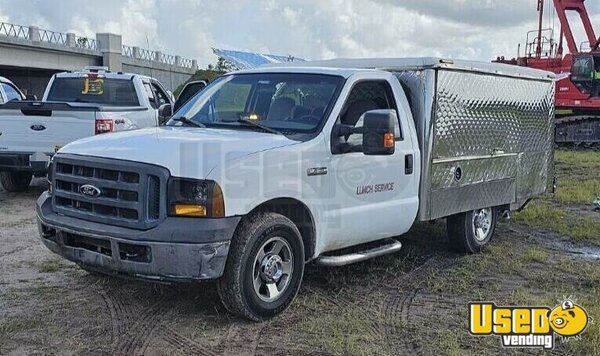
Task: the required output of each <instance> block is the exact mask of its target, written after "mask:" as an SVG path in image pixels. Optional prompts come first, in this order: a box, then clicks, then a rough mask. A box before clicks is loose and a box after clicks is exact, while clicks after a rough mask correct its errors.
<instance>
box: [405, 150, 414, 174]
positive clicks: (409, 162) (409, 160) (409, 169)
mask: <svg viewBox="0 0 600 356" xmlns="http://www.w3.org/2000/svg"><path fill="white" fill-rule="evenodd" d="M413 166H414V162H413V155H412V154H410V155H405V156H404V174H406V175H410V174H413Z"/></svg>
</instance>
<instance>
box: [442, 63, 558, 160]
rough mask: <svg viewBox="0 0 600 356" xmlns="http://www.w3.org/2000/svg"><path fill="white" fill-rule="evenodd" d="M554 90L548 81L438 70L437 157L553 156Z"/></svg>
mask: <svg viewBox="0 0 600 356" xmlns="http://www.w3.org/2000/svg"><path fill="white" fill-rule="evenodd" d="M553 88H554V86H553V85H552V82H549V81H537V80H522V79H515V78H509V77H501V76H493V75H483V74H477V73H465V72H459V71H439V72H438V82H437V102H436V104H437V105H436V109H435V124H434V135H435V138H434V144H433V152H432V156H433V159H439V158H451V157H460V156H482V155H491V154H492V153H493V152H494V150H502V151H504V152H506V153H520V152H551V151H552V144H553V142H552V135H551V132H552V130H553V127H554V122H553V113H554V89H553Z"/></svg>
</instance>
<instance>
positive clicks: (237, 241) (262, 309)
mask: <svg viewBox="0 0 600 356" xmlns="http://www.w3.org/2000/svg"><path fill="white" fill-rule="evenodd" d="M303 273H304V246H303V243H302V238H301V236H300V232H299V231H298V228H297V227H296V225H294V223H293V222H292V221H291V220H289V219H288V218H286V217H285V216H283V215H279V214H275V213H257V214H253V215H251V216H249V217H247V218H246V219H245V220H244V221H243V222H242V225H241V226H240V227H238V229H237V230H236V233H235V236H234V237H233V240H232V242H231V247H230V249H229V256H228V257H227V264H226V266H225V272H224V274H223V277H221V279H220V280H219V282H218V284H217V288H218V291H219V296H220V297H221V301H222V302H223V304H224V305H225V307H226V308H227V310H229V311H230V312H231V313H233V314H236V315H238V316H241V317H244V318H247V319H250V320H253V321H262V320H265V319H268V318H271V317H274V316H276V315H277V314H279V313H281V312H283V311H284V310H285V309H287V307H288V306H289V305H290V304H291V303H292V301H293V300H294V298H295V297H296V293H298V290H299V289H300V283H301V282H302V275H303Z"/></svg>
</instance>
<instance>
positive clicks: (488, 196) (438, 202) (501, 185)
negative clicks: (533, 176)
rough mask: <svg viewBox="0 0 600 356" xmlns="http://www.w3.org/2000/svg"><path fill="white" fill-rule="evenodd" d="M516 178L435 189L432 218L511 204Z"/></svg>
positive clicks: (433, 192)
mask: <svg viewBox="0 0 600 356" xmlns="http://www.w3.org/2000/svg"><path fill="white" fill-rule="evenodd" d="M515 184H516V180H515V179H503V180H498V181H493V182H484V183H477V184H471V185H466V186H464V187H460V188H447V189H439V190H433V191H432V192H431V200H432V201H435V204H432V205H431V216H432V219H437V218H441V217H445V216H450V215H453V214H456V213H460V212H463V211H469V210H474V209H481V208H487V207H490V206H497V205H504V204H510V203H511V202H513V201H514V200H515Z"/></svg>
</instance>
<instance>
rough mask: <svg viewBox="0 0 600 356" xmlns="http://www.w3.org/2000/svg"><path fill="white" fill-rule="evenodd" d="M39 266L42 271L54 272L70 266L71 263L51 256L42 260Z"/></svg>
mask: <svg viewBox="0 0 600 356" xmlns="http://www.w3.org/2000/svg"><path fill="white" fill-rule="evenodd" d="M37 267H38V270H39V271H40V273H54V272H58V271H59V270H61V269H64V268H68V267H70V265H69V264H67V263H66V262H65V260H63V259H61V258H51V259H48V260H45V261H42V262H40V263H39V264H38V266H37Z"/></svg>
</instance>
